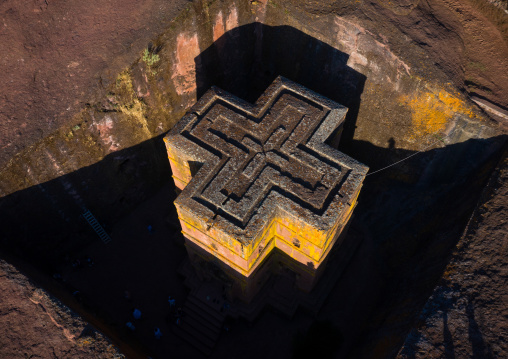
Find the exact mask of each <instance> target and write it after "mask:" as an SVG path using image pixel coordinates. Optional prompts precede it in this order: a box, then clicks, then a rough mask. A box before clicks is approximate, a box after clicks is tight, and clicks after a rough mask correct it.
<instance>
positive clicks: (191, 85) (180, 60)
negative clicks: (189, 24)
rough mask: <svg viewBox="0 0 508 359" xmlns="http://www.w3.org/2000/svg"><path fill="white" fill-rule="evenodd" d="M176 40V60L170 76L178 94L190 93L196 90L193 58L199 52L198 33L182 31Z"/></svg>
mask: <svg viewBox="0 0 508 359" xmlns="http://www.w3.org/2000/svg"><path fill="white" fill-rule="evenodd" d="M176 41H177V46H176V61H175V64H174V67H173V75H172V76H171V78H172V79H173V81H174V84H175V89H176V92H177V93H178V94H179V95H191V94H194V93H195V92H196V64H195V62H194V59H195V58H196V57H197V56H198V55H199V53H200V51H199V43H198V35H197V34H186V33H182V34H180V35H179V36H178V38H177V39H176Z"/></svg>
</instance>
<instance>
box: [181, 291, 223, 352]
mask: <svg viewBox="0 0 508 359" xmlns="http://www.w3.org/2000/svg"><path fill="white" fill-rule="evenodd" d="M211 300H212V299H211V298H210V297H209V296H207V297H205V298H203V297H202V296H199V295H197V293H190V294H189V297H188V298H187V300H186V302H185V304H184V306H183V308H182V310H183V313H184V314H183V316H182V318H181V320H180V323H179V324H174V325H173V331H174V333H175V334H176V335H178V336H179V337H181V338H182V339H184V340H185V341H187V342H188V343H189V344H191V345H192V346H193V347H195V348H196V349H198V350H199V351H201V352H202V353H203V354H205V355H210V354H211V353H212V350H213V348H214V347H215V344H216V343H217V340H218V339H219V336H220V334H221V331H222V325H223V324H224V320H225V315H224V314H223V313H222V312H220V310H217V307H218V306H217V305H215V303H212V302H211Z"/></svg>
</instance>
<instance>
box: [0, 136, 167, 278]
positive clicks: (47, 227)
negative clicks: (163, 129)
mask: <svg viewBox="0 0 508 359" xmlns="http://www.w3.org/2000/svg"><path fill="white" fill-rule="evenodd" d="M170 178H171V169H170V166H169V163H168V160H167V156H166V150H165V146H164V143H163V141H162V136H158V137H155V138H152V139H150V140H147V141H145V142H143V143H140V144H138V145H136V146H133V147H130V148H127V149H124V150H120V151H117V152H114V153H111V154H109V155H107V156H106V157H105V158H104V159H103V160H102V161H100V162H98V163H96V164H94V165H91V166H88V167H84V168H81V169H79V170H77V171H75V172H72V173H69V174H67V175H65V176H61V177H59V178H55V179H54V180H51V181H48V182H46V183H41V184H38V185H36V186H33V187H30V188H27V189H25V190H22V191H18V192H15V193H13V194H11V195H8V196H5V197H3V198H1V199H0V246H1V247H0V249H3V250H8V251H9V252H11V253H12V254H14V255H17V256H19V257H21V258H26V259H29V261H30V262H31V263H33V264H35V265H37V266H40V268H41V269H44V270H45V271H47V272H48V273H52V272H53V267H54V266H57V265H58V263H60V262H62V261H65V260H68V258H69V257H72V255H73V252H75V251H79V250H81V249H82V248H84V247H86V246H87V245H89V244H90V242H91V241H95V240H98V237H97V236H96V235H95V233H94V232H93V231H92V230H91V228H90V226H89V225H88V223H87V222H86V221H85V220H84V219H83V217H82V216H81V214H82V213H83V211H84V209H85V208H86V209H89V210H90V211H91V212H92V213H93V215H94V216H95V217H96V218H97V220H98V221H99V222H100V223H101V225H102V226H103V227H104V228H105V229H106V231H107V232H110V230H111V227H112V224H113V223H115V222H116V221H117V220H119V219H120V218H122V217H124V216H125V215H126V214H127V213H129V211H131V210H132V209H133V208H135V207H136V206H137V205H138V204H139V203H141V202H143V201H144V200H145V199H147V198H149V197H150V196H152V195H153V194H154V193H156V191H157V190H158V189H159V188H160V187H161V185H162V184H163V183H167V181H168V179H170Z"/></svg>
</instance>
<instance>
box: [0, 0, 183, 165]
mask: <svg viewBox="0 0 508 359" xmlns="http://www.w3.org/2000/svg"><path fill="white" fill-rule="evenodd" d="M188 2H189V1H187V0H173V1H164V0H142V1H137V0H113V1H101V0H92V1H86V2H83V1H78V0H71V1H65V0H28V1H22V0H8V1H1V2H0V20H1V23H0V53H2V59H1V60H0V79H1V81H0V167H3V166H4V165H5V163H6V161H8V160H9V159H10V158H11V157H12V156H13V155H14V154H15V153H17V152H19V151H20V150H22V149H23V148H25V147H26V146H30V145H31V144H33V143H35V142H36V141H38V140H40V139H42V138H44V137H45V136H47V135H48V134H49V133H51V132H53V131H55V130H56V129H57V128H59V127H60V126H62V125H63V124H64V123H65V121H69V119H70V118H72V116H73V115H74V114H75V113H76V112H77V111H79V110H80V109H82V108H83V107H84V105H85V104H86V103H87V102H89V101H90V100H91V97H92V96H93V95H94V94H96V93H98V92H100V90H101V89H103V88H105V87H107V85H108V84H109V83H110V81H111V80H112V79H113V78H114V77H116V74H117V73H119V72H120V71H121V70H122V69H123V68H125V67H127V66H128V65H130V64H131V63H132V62H133V61H134V60H135V59H136V58H137V57H138V56H139V54H140V53H141V51H142V50H143V48H145V47H147V46H148V43H149V42H150V40H151V39H153V38H154V37H155V36H157V35H158V34H159V33H160V32H161V31H162V30H163V29H164V28H165V27H166V26H167V25H168V24H169V22H170V21H171V20H172V19H173V18H174V17H175V16H176V15H177V14H178V12H179V11H180V10H182V8H183V7H184V6H185V5H186V4H187V3H188Z"/></svg>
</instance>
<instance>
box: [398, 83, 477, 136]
mask: <svg viewBox="0 0 508 359" xmlns="http://www.w3.org/2000/svg"><path fill="white" fill-rule="evenodd" d="M400 101H401V102H402V103H404V104H406V105H407V106H409V107H410V108H411V112H412V118H411V119H412V126H413V131H412V135H411V137H410V140H412V141H416V140H421V139H422V138H428V136H429V135H433V134H437V133H439V132H441V131H443V130H444V129H445V128H446V125H447V124H448V123H449V121H450V120H451V119H452V118H453V116H454V115H455V114H457V113H460V114H463V115H467V116H470V117H472V116H474V113H473V112H472V111H471V109H470V108H469V107H468V106H467V105H466V104H465V103H464V101H462V100H461V99H459V98H458V97H456V96H454V95H452V94H450V93H448V92H447V91H445V90H440V91H439V92H431V91H428V90H425V92H423V93H421V92H420V93H419V94H417V95H416V96H402V97H401V100H400Z"/></svg>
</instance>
